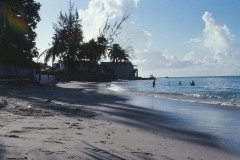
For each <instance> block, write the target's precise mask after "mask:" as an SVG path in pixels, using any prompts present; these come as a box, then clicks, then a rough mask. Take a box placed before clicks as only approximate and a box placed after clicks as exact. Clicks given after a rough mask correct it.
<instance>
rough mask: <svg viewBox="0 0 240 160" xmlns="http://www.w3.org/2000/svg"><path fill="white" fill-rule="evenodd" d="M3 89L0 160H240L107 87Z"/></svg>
mask: <svg viewBox="0 0 240 160" xmlns="http://www.w3.org/2000/svg"><path fill="white" fill-rule="evenodd" d="M0 87H1V91H0V106H1V114H0V119H1V122H2V124H1V126H0V127H1V132H0V144H1V145H0V149H1V157H0V159H4V158H5V159H6V158H22V159H31V158H33V159H34V160H36V159H46V160H47V159H87V158H88V159H194V160H196V159H204V160H205V159H229V160H230V159H231V160H233V159H239V158H240V156H239V155H237V154H234V153H231V152H229V151H226V150H224V149H223V148H220V147H219V146H218V145H216V144H215V142H214V141H213V140H212V137H211V134H209V133H201V132H197V131H192V130H188V129H185V128H184V127H182V126H177V125H176V124H175V123H171V122H172V121H173V120H175V119H172V117H171V116H170V115H169V114H167V112H163V111H156V110H152V109H148V108H142V107H138V106H135V105H132V104H130V103H129V102H128V99H126V97H125V98H124V97H121V95H120V94H117V93H114V92H113V91H109V90H107V89H106V88H105V84H104V83H88V82H87V83H82V82H70V83H58V84H56V85H55V86H35V85H26V86H25V87H19V86H13V85H4V84H0ZM125 96H126V95H125ZM127 97H129V98H130V96H128V95H127ZM119 101H122V102H126V104H121V103H116V102H119ZM160 105H161V106H167V105H170V106H171V105H173V104H167V103H162V104H160ZM29 106H30V107H29Z"/></svg>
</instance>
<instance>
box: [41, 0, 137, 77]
mask: <svg viewBox="0 0 240 160" xmlns="http://www.w3.org/2000/svg"><path fill="white" fill-rule="evenodd" d="M73 6H74V5H73V4H72V3H71V1H70V3H69V12H68V13H65V14H63V13H62V12H60V15H59V17H58V21H57V23H54V24H53V28H54V31H55V33H54V35H53V38H52V43H51V46H50V48H48V49H46V50H45V51H44V52H42V53H41V54H40V56H39V58H40V57H41V56H43V55H45V59H44V60H45V63H46V62H48V61H50V60H52V63H53V62H54V61H55V60H56V58H58V59H60V60H62V61H63V63H64V67H65V71H66V72H67V73H74V72H77V68H78V67H79V64H80V63H81V62H88V63H86V64H87V65H88V69H87V70H86V72H89V71H90V70H91V68H92V67H94V66H96V64H99V63H101V62H102V60H103V59H106V58H109V59H110V60H111V61H112V62H122V61H124V62H128V61H129V58H130V53H133V49H132V47H131V43H130V42H129V40H128V41H127V42H126V43H125V44H124V45H123V46H121V45H120V44H118V43H115V38H116V37H117V36H118V35H119V34H120V33H121V32H120V30H121V29H122V24H123V22H124V21H126V20H127V19H128V17H129V16H130V15H131V14H125V15H124V16H123V17H122V19H121V21H120V22H115V23H111V21H110V20H109V17H108V18H107V20H106V22H105V24H104V26H103V27H102V28H100V29H99V34H98V36H97V37H96V38H92V39H90V40H89V41H87V42H84V36H83V31H82V25H81V20H80V19H79V14H78V12H77V9H76V11H75V12H74V13H73Z"/></svg>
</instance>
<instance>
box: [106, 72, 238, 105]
mask: <svg viewBox="0 0 240 160" xmlns="http://www.w3.org/2000/svg"><path fill="white" fill-rule="evenodd" d="M192 80H193V81H194V82H195V85H194V86H191V85H190V82H191V81H192ZM180 81H181V85H179V82H180ZM152 82H153V81H152V80H133V81H126V80H118V81H115V82H112V85H111V87H110V88H109V89H111V90H114V91H117V92H125V93H128V94H135V95H142V96H153V97H156V98H164V99H171V100H177V101H187V102H194V103H205V104H217V105H223V106H232V107H240V76H221V77H173V78H172V77H170V78H157V80H156V85H155V87H153V85H152Z"/></svg>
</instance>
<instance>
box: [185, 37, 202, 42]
mask: <svg viewBox="0 0 240 160" xmlns="http://www.w3.org/2000/svg"><path fill="white" fill-rule="evenodd" d="M200 42H202V40H201V39H199V38H193V39H190V41H188V42H183V43H200Z"/></svg>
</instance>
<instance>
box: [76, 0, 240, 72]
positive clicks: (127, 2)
mask: <svg viewBox="0 0 240 160" xmlns="http://www.w3.org/2000/svg"><path fill="white" fill-rule="evenodd" d="M138 2H139V1H138V0H90V2H89V5H88V8H87V9H86V10H81V9H80V10H79V13H80V18H81V19H82V25H83V32H84V36H85V41H88V40H89V39H91V38H96V37H97V35H98V34H99V29H100V28H101V27H103V26H104V23H105V21H106V19H107V17H108V16H110V17H109V18H110V20H111V22H113V23H114V22H116V21H118V22H120V20H121V18H122V16H123V15H124V14H125V13H126V11H127V12H128V13H131V12H132V13H133V12H134V11H135V10H136V9H137V6H138ZM202 19H203V22H204V23H205V28H204V29H203V31H202V36H201V37H202V38H201V39H200V38H192V39H190V40H189V41H187V42H184V43H189V44H198V46H197V47H198V48H191V49H190V51H189V52H188V53H186V54H185V55H182V54H179V53H170V51H168V50H158V51H156V50H152V49H151V44H152V33H150V32H149V31H147V30H140V29H138V28H136V25H135V23H134V22H133V21H132V17H131V16H130V17H129V19H127V20H126V21H125V22H124V23H123V29H122V30H121V34H120V35H119V36H118V37H117V38H116V42H117V43H120V44H124V43H125V42H126V41H127V40H128V39H129V38H130V39H131V41H132V46H133V48H134V50H135V55H136V58H135V59H133V60H132V62H133V63H134V64H136V65H138V68H139V73H140V74H139V75H142V76H149V75H150V74H154V75H164V74H165V76H167V75H168V76H171V73H172V75H175V76H185V75H221V74H222V75H223V74H225V73H233V72H230V71H231V70H232V71H236V68H238V67H239V64H238V61H239V59H240V56H239V54H238V53H239V51H240V48H239V47H238V46H237V45H236V44H235V35H233V34H232V33H231V32H230V30H229V29H228V27H227V26H226V25H224V26H219V25H218V24H217V23H216V21H215V20H214V18H213V17H212V15H211V13H209V12H205V13H204V15H203V16H202ZM183 47H184V46H183ZM195 47H196V46H195ZM195 49H196V50H195ZM197 49H198V50H197ZM199 50H200V51H201V52H200V51H199ZM203 53H204V54H203ZM183 72H184V73H183Z"/></svg>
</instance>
